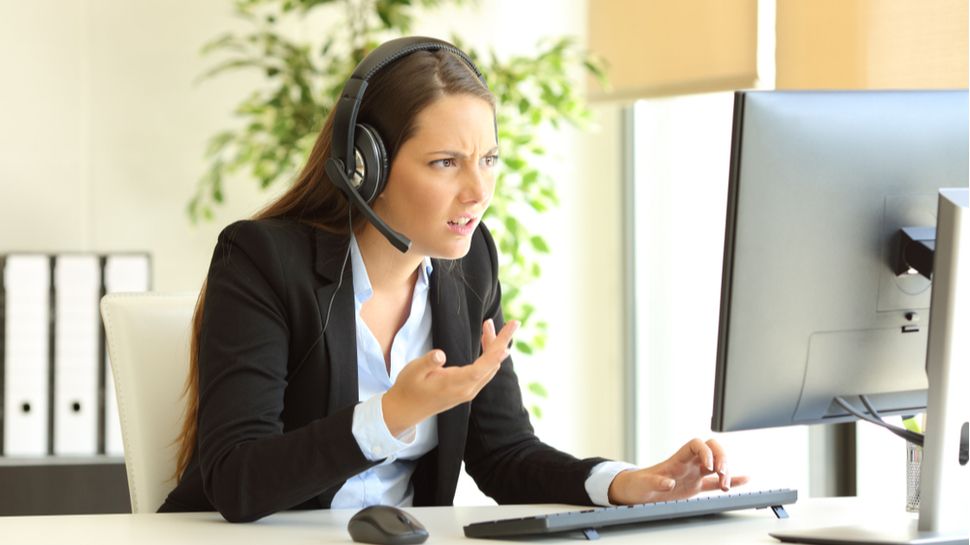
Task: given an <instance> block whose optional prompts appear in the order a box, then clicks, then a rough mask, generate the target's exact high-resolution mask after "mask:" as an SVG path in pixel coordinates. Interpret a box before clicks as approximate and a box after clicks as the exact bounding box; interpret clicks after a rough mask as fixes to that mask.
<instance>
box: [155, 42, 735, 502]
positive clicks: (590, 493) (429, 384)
mask: <svg viewBox="0 0 970 545" xmlns="http://www.w3.org/2000/svg"><path fill="white" fill-rule="evenodd" d="M361 82H363V83H361ZM365 89H366V92H364V90H365ZM343 96H344V98H343V100H344V101H346V103H343V102H342V103H341V105H340V106H339V107H338V108H336V109H335V112H337V113H335V114H334V113H331V116H330V117H329V118H328V120H327V122H326V123H325V125H324V128H323V130H322V131H321V133H320V135H319V137H318V138H317V141H316V144H315V146H314V148H313V151H312V153H311V155H310V157H309V160H308V163H307V165H306V167H305V168H304V170H303V172H302V173H301V175H300V177H299V178H298V180H297V182H296V183H295V184H294V186H293V187H292V188H291V189H290V190H289V191H288V192H287V193H286V194H284V195H283V196H282V197H280V198H279V199H278V200H277V201H276V202H274V203H273V204H271V205H270V206H269V207H268V208H266V209H265V210H264V211H262V212H261V213H259V214H258V215H257V216H256V218H255V219H254V220H252V221H242V222H238V223H235V224H233V225H231V226H229V227H227V228H226V229H225V230H224V231H223V232H222V234H221V235H220V236H219V241H218V243H217V245H216V248H215V252H214V255H213V259H212V263H211V265H210V269H209V274H208V277H207V280H206V284H205V286H204V287H203V291H202V294H201V295H200V297H199V303H198V305H197V307H196V314H195V320H194V330H193V337H192V338H193V346H192V362H191V364H192V371H191V372H190V376H189V386H188V400H189V405H190V406H189V408H188V411H187V415H186V419H185V427H184V429H183V432H182V436H181V438H180V441H181V449H180V454H179V461H178V475H179V483H178V485H177V487H176V488H175V490H174V491H172V493H171V494H170V495H169V497H168V499H167V500H166V501H165V503H164V505H162V508H161V511H186V510H212V509H213V508H214V509H216V510H218V511H219V512H220V513H222V515H223V516H224V517H225V518H226V519H227V520H230V521H251V520H255V519H258V518H260V517H263V516H265V515H268V514H271V513H274V512H276V511H279V510H283V509H291V508H330V507H333V508H337V507H354V508H360V507H363V506H366V505H371V504H375V503H385V504H388V503H389V504H398V505H450V504H451V503H452V501H453V499H454V494H455V487H456V484H457V480H458V474H459V471H460V467H461V463H462V461H464V462H465V467H466V470H467V471H468V473H469V474H470V475H471V476H472V477H473V478H474V479H475V482H476V483H477V484H478V486H479V487H480V488H481V489H482V491H484V492H485V493H486V494H488V495H489V496H491V497H492V498H494V499H495V500H496V501H498V502H501V503H533V502H556V503H570V504H586V505H588V504H600V505H609V504H623V503H642V502H647V501H657V500H661V499H673V498H684V497H688V496H691V495H693V494H695V493H697V492H699V491H701V490H712V489H716V488H720V489H722V490H727V489H728V488H730V487H731V486H734V485H738V484H741V483H742V482H743V481H744V479H743V478H738V477H735V478H733V479H732V478H731V477H730V476H729V475H728V473H727V470H726V469H725V466H724V462H725V456H724V453H723V452H722V451H721V448H720V447H719V446H718V445H717V443H715V442H713V441H708V442H707V443H704V442H702V441H700V440H693V441H691V442H689V443H688V444H686V445H685V446H684V447H683V448H681V449H680V450H679V451H678V452H677V453H676V454H675V455H674V456H672V457H671V458H670V459H668V460H667V461H665V462H663V463H661V464H659V465H657V466H654V467H651V468H645V469H636V468H634V467H633V466H631V465H630V464H625V463H621V462H610V461H607V460H604V459H601V458H591V459H585V460H579V459H576V458H574V457H572V456H570V455H568V454H566V453H563V452H559V451H557V450H555V449H553V448H552V447H549V446H547V445H545V444H543V443H541V442H540V441H539V440H538V439H537V438H536V437H535V435H534V434H533V429H532V427H531V425H530V423H529V419H528V414H527V413H526V411H525V409H524V408H523V406H522V400H521V396H520V390H519V385H518V382H517V379H516V376H515V373H514V372H513V370H512V362H511V359H510V358H509V357H508V348H507V347H508V345H509V343H510V341H511V338H512V335H513V334H514V332H515V330H516V328H517V327H518V325H517V324H516V323H515V322H509V323H505V321H504V320H503V318H502V311H501V307H500V301H501V291H500V286H499V283H498V259H497V255H496V250H495V244H494V243H493V241H492V238H491V235H490V234H489V232H488V230H487V229H486V228H485V226H484V225H483V224H481V222H480V220H481V217H482V215H483V214H484V212H485V210H486V208H487V207H488V204H489V202H490V199H491V197H492V195H493V191H494V187H495V176H494V169H495V164H496V161H497V154H498V146H497V139H496V137H497V134H496V127H495V113H494V98H493V96H492V95H491V93H490V92H489V91H488V88H487V86H485V84H484V81H483V80H482V79H480V74H478V73H477V69H475V67H474V65H472V64H471V61H470V60H468V58H467V57H465V56H464V54H463V53H461V52H460V51H458V50H457V49H454V47H453V46H451V45H450V44H446V43H444V42H439V41H437V40H431V39H427V38H406V39H402V40H395V41H392V42H389V43H388V44H385V45H384V46H382V47H380V48H378V49H377V50H376V51H374V52H373V53H372V54H371V55H370V56H368V58H367V59H365V61H364V62H362V63H361V66H360V67H358V70H357V71H356V72H355V77H354V78H352V79H351V80H350V82H348V84H347V87H346V88H345V90H344V94H343ZM354 133H356V134H355V135H354V136H353V137H351V136H348V135H351V134H354ZM371 133H373V135H378V136H377V143H376V144H374V142H371V141H365V140H362V138H364V137H365V136H367V137H368V138H369V136H368V135H370V134H371ZM348 141H350V142H355V144H356V149H357V151H358V152H359V153H361V154H362V157H360V158H356V157H354V156H353V149H352V148H350V147H347V150H348V151H347V152H346V153H343V151H342V150H343V148H344V147H346V146H347V142H348ZM332 147H333V148H334V149H331V148H332ZM381 147H383V148H386V149H383V150H381V149H378V148H381ZM381 153H383V154H384V156H386V157H387V164H386V165H384V164H382V161H381V160H380V157H381ZM372 154H377V155H376V157H377V158H376V159H375V157H371V155H372ZM350 161H354V162H355V166H357V167H358V169H363V170H364V171H365V172H364V176H363V177H364V178H365V181H364V184H363V185H362V186H361V188H358V189H359V190H360V191H359V192H360V193H367V191H363V189H365V188H369V190H368V191H370V190H373V191H372V192H373V193H375V195H373V196H370V195H368V196H367V199H368V200H370V202H371V206H372V207H373V213H376V218H371V219H370V220H368V218H367V217H366V216H365V214H363V213H360V212H364V213H366V214H369V213H371V212H370V209H369V208H368V207H367V206H366V205H365V204H363V201H361V202H358V203H357V204H358V208H357V209H356V210H355V209H354V208H353V206H352V204H351V202H350V201H349V200H348V197H353V198H354V199H356V198H357V197H356V196H355V195H356V193H357V191H358V190H351V189H350V187H349V185H347V184H348V183H349V182H351V178H352V177H353V176H352V169H348V168H346V167H345V165H346V164H348V162H350ZM361 161H362V163H363V164H362V163H361ZM364 165H366V168H364ZM382 170H384V171H385V172H383V173H380V172H379V171H382ZM388 170H389V172H386V171H388ZM375 173H376V174H375ZM377 174H381V175H382V176H384V177H386V183H384V184H378V185H377V186H373V185H371V184H372V182H373V180H371V179H370V177H371V176H372V175H377ZM382 222H383V223H386V226H385V225H383V224H382ZM388 227H389V229H388ZM392 231H396V232H400V233H404V234H405V235H406V236H407V237H408V238H410V247H409V248H408V244H407V242H408V241H407V240H406V239H403V240H402V239H398V238H395V233H393V232H392ZM398 236H399V235H398ZM395 246H398V247H399V248H398V249H396V248H395ZM400 249H406V251H404V252H402V251H399V250H400ZM358 400H359V401H360V402H358Z"/></svg>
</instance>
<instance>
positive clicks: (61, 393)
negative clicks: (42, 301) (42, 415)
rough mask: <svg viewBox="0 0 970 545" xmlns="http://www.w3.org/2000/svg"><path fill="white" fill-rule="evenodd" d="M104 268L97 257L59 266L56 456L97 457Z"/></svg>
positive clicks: (61, 261) (59, 260)
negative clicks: (100, 310)
mask: <svg viewBox="0 0 970 545" xmlns="http://www.w3.org/2000/svg"><path fill="white" fill-rule="evenodd" d="M100 296H101V263H100V259H99V257H98V256H97V255H93V254H62V255H58V256H57V257H56V259H55V261H54V393H53V396H54V403H53V408H54V454H55V455H95V454H97V453H98V420H99V416H100V406H99V396H98V389H99V386H100V384H99V383H100V380H101V377H100V376H99V375H100V372H101V365H100V361H101V360H100V357H101V347H100V339H101V331H100V329H101V322H100V317H99V315H98V303H99V301H100V298H101V297H100Z"/></svg>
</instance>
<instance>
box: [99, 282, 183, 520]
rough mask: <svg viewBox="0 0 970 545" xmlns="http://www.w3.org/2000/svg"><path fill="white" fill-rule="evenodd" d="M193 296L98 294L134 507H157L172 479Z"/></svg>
mask: <svg viewBox="0 0 970 545" xmlns="http://www.w3.org/2000/svg"><path fill="white" fill-rule="evenodd" d="M196 298H197V295H194V294H159V293H113V294H109V295H106V296H105V297H104V298H103V299H101V317H102V319H103V320H104V328H105V335H106V338H107V345H108V355H109V356H110V358H111V373H112V375H113V376H114V384H115V392H116V394H117V398H118V416H119V417H120V419H121V434H122V438H123V440H124V445H125V467H126V470H127V472H128V493H129V495H130V496H131V511H132V513H150V512H154V511H156V510H157V509H158V507H159V506H160V505H161V504H162V502H163V501H164V500H165V497H166V496H167V495H168V493H169V492H170V491H171V490H172V489H173V488H174V487H175V480H174V479H173V478H172V476H173V474H174V472H175V461H176V455H177V453H178V444H177V443H176V438H177V437H178V434H179V431H180V430H181V423H182V412H183V408H184V406H185V400H184V399H183V398H182V391H183V388H184V387H185V377H186V373H188V367H189V342H190V338H191V337H190V334H191V325H192V311H193V310H194V308H195V301H196Z"/></svg>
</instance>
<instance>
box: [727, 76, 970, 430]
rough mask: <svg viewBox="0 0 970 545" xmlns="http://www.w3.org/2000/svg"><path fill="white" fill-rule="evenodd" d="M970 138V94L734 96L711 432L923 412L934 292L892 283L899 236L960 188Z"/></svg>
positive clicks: (930, 219) (907, 282) (913, 282)
mask: <svg viewBox="0 0 970 545" xmlns="http://www.w3.org/2000/svg"><path fill="white" fill-rule="evenodd" d="M968 132H970V131H968V95H967V92H966V91H965V90H955V91H763V92H738V93H736V95H735V113H734V126H733V139H732V146H731V166H730V180H729V194H728V209H727V226H726V231H725V245H724V262H723V263H724V265H723V275H722V290H721V313H720V326H719V333H718V347H717V366H716V368H717V371H716V376H715V392H714V414H713V418H712V429H713V430H714V431H733V430H745V429H755V428H765V427H774V426H788V425H797V424H816V423H835V422H846V421H851V420H855V419H856V417H855V416H851V415H850V414H849V413H848V412H847V411H846V410H845V409H843V408H842V407H841V406H840V405H838V404H837V403H836V402H835V398H837V397H844V398H851V399H853V401H855V400H856V399H857V396H859V395H866V396H868V398H869V399H870V400H871V401H872V403H873V405H874V406H875V409H877V411H879V412H881V413H885V414H902V413H916V412H921V411H923V410H925V409H926V406H927V387H928V382H927V367H926V364H927V338H928V333H929V331H930V327H929V326H930V319H929V318H930V302H931V281H930V280H929V279H928V278H927V277H926V276H924V275H922V274H919V273H916V272H914V271H904V272H903V273H902V274H897V270H898V262H899V259H898V257H899V245H900V244H899V232H900V229H901V228H903V227H931V228H932V227H934V226H936V224H937V203H938V199H939V198H940V188H952V187H956V188H966V187H967V185H968V171H970V166H968V146H970V143H968ZM963 195H964V198H965V195H966V192H965V190H964V193H963ZM924 272H926V271H924ZM965 272H966V271H965ZM964 285H966V282H964ZM964 289H967V288H964ZM958 335H964V336H965V335H967V333H966V332H963V333H958ZM968 363H970V362H963V365H967V364H968ZM859 408H860V409H861V408H862V407H861V405H860V407H859ZM863 410H865V409H863Z"/></svg>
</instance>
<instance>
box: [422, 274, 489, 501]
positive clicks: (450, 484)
mask: <svg viewBox="0 0 970 545" xmlns="http://www.w3.org/2000/svg"><path fill="white" fill-rule="evenodd" d="M451 265H452V264H451V263H447V262H443V261H439V260H435V262H434V273H433V274H432V275H431V286H430V304H431V315H432V326H431V331H432V339H433V340H432V342H433V344H434V347H435V348H439V349H441V350H443V351H444V352H445V355H446V356H447V362H446V363H445V366H446V367H449V366H455V365H467V364H470V363H472V362H473V361H475V357H476V356H477V354H475V355H473V354H472V353H471V352H472V349H471V347H472V344H471V338H470V331H471V328H470V327H469V319H468V306H467V302H466V301H465V290H464V289H463V286H462V279H461V278H460V277H459V276H458V274H456V273H455V272H453V271H452V270H451ZM468 414H469V404H468V403H462V404H461V405H458V406H457V407H454V408H452V409H450V410H448V411H445V412H443V413H441V414H439V415H438V457H437V458H438V475H437V484H436V487H435V488H436V493H437V494H436V495H437V496H438V498H439V503H438V504H439V505H441V504H442V503H441V502H444V501H445V500H446V499H450V498H453V497H454V493H455V487H456V486H457V483H458V475H459V473H460V471H461V461H462V458H463V453H464V451H465V436H466V434H467V432H468Z"/></svg>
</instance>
